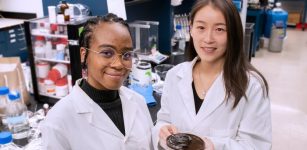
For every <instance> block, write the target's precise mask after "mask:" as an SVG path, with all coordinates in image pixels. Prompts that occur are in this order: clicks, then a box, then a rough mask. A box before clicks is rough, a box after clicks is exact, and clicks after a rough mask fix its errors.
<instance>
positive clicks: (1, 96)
mask: <svg viewBox="0 0 307 150" xmlns="http://www.w3.org/2000/svg"><path fill="white" fill-rule="evenodd" d="M8 94H9V88H8V87H6V86H1V87H0V119H1V124H5V120H4V121H3V119H4V116H5V115H4V111H5V106H6V104H7V95H8Z"/></svg>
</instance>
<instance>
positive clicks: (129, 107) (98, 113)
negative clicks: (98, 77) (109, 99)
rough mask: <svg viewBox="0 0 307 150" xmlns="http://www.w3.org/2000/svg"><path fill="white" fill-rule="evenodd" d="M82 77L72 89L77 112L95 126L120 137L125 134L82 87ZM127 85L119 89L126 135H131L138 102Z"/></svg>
mask: <svg viewBox="0 0 307 150" xmlns="http://www.w3.org/2000/svg"><path fill="white" fill-rule="evenodd" d="M80 82H81V79H79V80H77V81H76V84H75V86H74V88H73V91H72V94H71V95H72V96H73V98H72V101H73V102H72V104H73V105H74V108H75V110H76V113H77V114H80V115H82V116H84V117H85V118H86V120H87V121H88V122H89V123H90V124H92V125H93V126H94V127H96V128H98V129H101V130H103V131H104V132H108V133H109V134H113V135H114V136H117V137H119V138H124V135H123V134H122V133H121V132H120V131H119V130H118V128H117V127H116V126H115V124H114V123H113V121H112V120H111V119H110V118H109V116H108V115H107V114H106V113H105V112H104V111H103V110H102V109H101V108H100V106H99V105H98V104H96V103H95V102H94V101H93V100H92V99H90V97H89V96H88V95H87V94H86V93H85V92H84V91H83V90H82V89H81V88H80V86H79V84H80ZM130 92H131V91H129V90H128V89H127V88H126V87H121V88H120V89H119V96H120V98H121V102H122V108H123V116H124V123H125V132H126V133H125V135H126V136H129V134H130V132H131V129H132V125H133V122H134V120H135V118H136V112H137V104H136V102H134V101H133V99H132V94H131V93H130Z"/></svg>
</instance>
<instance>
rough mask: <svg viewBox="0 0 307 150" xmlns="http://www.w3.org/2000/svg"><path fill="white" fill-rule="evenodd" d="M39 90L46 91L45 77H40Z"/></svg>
mask: <svg viewBox="0 0 307 150" xmlns="http://www.w3.org/2000/svg"><path fill="white" fill-rule="evenodd" d="M38 90H39V92H40V93H46V87H45V79H38Z"/></svg>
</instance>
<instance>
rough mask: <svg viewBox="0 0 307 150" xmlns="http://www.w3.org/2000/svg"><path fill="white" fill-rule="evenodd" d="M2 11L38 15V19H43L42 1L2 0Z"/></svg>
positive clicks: (0, 1)
mask: <svg viewBox="0 0 307 150" xmlns="http://www.w3.org/2000/svg"><path fill="white" fill-rule="evenodd" d="M0 10H2V11H9V12H21V13H36V15H37V17H43V16H44V13H43V2H42V0H0Z"/></svg>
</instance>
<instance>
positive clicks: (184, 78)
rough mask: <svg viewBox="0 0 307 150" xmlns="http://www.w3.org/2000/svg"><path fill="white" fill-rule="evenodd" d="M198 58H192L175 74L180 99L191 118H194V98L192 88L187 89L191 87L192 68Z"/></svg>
mask: <svg viewBox="0 0 307 150" xmlns="http://www.w3.org/2000/svg"><path fill="white" fill-rule="evenodd" d="M197 59H198V57H196V58H194V59H193V60H192V61H191V62H189V63H188V64H187V65H185V66H184V67H182V69H180V70H179V71H178V72H177V77H178V78H180V79H179V82H178V83H177V87H178V88H179V91H180V92H179V93H180V95H181V97H182V100H183V103H184V105H185V106H186V109H187V110H188V113H189V115H190V116H191V118H195V115H196V113H195V106H194V101H193V99H194V96H193V90H192V88H188V87H191V86H192V81H193V77H192V70H193V66H194V65H195V63H196V61H197Z"/></svg>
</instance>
